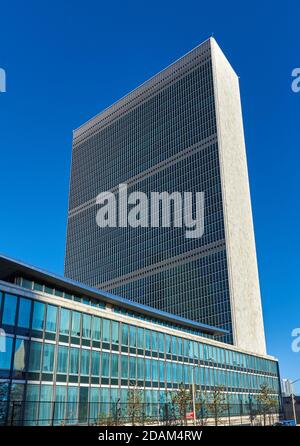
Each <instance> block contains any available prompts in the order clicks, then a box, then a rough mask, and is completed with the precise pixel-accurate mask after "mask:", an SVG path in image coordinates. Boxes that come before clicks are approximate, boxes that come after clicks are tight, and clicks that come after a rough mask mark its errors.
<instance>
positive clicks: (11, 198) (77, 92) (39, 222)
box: [0, 0, 300, 393]
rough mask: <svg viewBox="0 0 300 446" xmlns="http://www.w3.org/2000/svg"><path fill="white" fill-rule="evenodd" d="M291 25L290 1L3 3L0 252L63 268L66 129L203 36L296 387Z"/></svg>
mask: <svg viewBox="0 0 300 446" xmlns="http://www.w3.org/2000/svg"><path fill="white" fill-rule="evenodd" d="M299 17H300V3H299V1H298V2H297V1H294V2H291V1H286V2H284V3H282V4H281V7H279V5H278V4H277V2H274V1H263V2H262V1H251V2H250V1H249V2H241V1H239V2H238V1H236V2H232V1H226V2H224V1H222V2H221V1H219V2H218V1H214V2H208V1H201V0H197V1H189V0H185V1H177V0H172V1H170V0H168V1H164V0H161V1H157V0H151V1H149V2H147V1H141V0H140V1H130V0H129V1H115V0H111V1H110V2H104V1H99V0H98V1H91V0H85V1H74V0H73V1H70V0H68V1H66V0H64V1H57V0H52V1H48V0H47V1H43V2H41V1H32V0H28V1H26V2H24V1H21V0H20V1H15V0H11V1H10V2H5V3H4V2H3V3H2V5H1V11H0V42H1V43H0V67H2V68H4V69H5V70H6V72H7V92H6V93H4V94H0V147H1V158H0V160H1V172H0V193H1V208H0V209H1V219H0V251H1V252H4V253H6V254H8V255H10V256H13V257H16V258H19V259H22V260H24V261H27V262H30V263H31V264H34V265H38V266H40V267H43V268H45V269H48V270H50V271H53V272H57V273H62V272H63V262H64V246H65V234H66V211H67V201H68V182H69V167H70V156H71V140H72V130H73V129H74V128H76V127H77V126H79V125H80V124H82V123H83V122H84V121H85V120H87V119H88V118H90V117H91V116H93V115H94V114H96V113H97V112H99V111H101V110H102V109H103V108H105V107H106V106H108V105H109V104H111V103H112V102H113V101H115V100H117V99H118V98H119V97H121V96H123V95H124V94H125V93H126V92H128V91H130V90H131V89H133V88H134V87H136V86H137V85H139V84H140V83H141V82H143V81H144V80H146V79H147V78H149V77H150V76H152V75H153V74H155V73H156V72H157V71H159V70H161V69H162V68H164V67H165V66H166V65H168V64H169V63H171V62H172V61H174V60H175V59H177V58H178V57H180V56H181V55H183V54H184V53H186V52H187V51H189V50H190V49H191V48H193V47H194V46H196V45H197V44H198V43H200V42H202V41H203V40H205V39H206V38H208V37H209V36H211V35H212V33H213V34H214V36H215V38H216V40H217V41H218V43H219V45H220V46H221V47H222V49H223V51H224V52H225V54H226V55H227V57H228V58H229V60H230V62H231V64H232V65H233V67H234V68H235V70H236V71H237V73H238V74H239V76H240V82H241V94H242V104H243V113H244V124H245V133H246V144H247V153H248V164H249V174H250V183H251V193H252V204H253V214H254V224H255V231H256V242H257V252H258V261H259V271H260V281H261V291H262V299H263V309H264V318H265V328H266V335H267V344H268V351H269V353H270V354H273V355H276V356H277V357H279V359H280V364H281V372H282V376H284V377H291V378H298V377H299V378H300V353H298V354H297V353H292V351H291V341H292V338H291V331H292V329H293V328H295V327H300V285H299V276H300V274H299V272H300V262H299V253H300V242H299V238H300V235H299V219H300V204H299V203H300V200H299V165H300V151H299V149H300V144H299V122H300V119H299V118H300V93H298V94H295V93H293V92H292V91H291V87H290V85H291V80H292V78H291V71H292V69H293V68H295V67H299V66H300V58H299V56H300V51H299V49H300V48H299V46H300V45H299ZM298 390H299V393H300V386H299V387H298Z"/></svg>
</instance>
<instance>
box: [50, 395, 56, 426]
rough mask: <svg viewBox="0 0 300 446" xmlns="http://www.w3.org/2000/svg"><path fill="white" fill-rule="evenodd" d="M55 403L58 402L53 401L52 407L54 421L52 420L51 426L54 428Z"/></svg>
mask: <svg viewBox="0 0 300 446" xmlns="http://www.w3.org/2000/svg"><path fill="white" fill-rule="evenodd" d="M55 403H56V401H53V406H52V417H51V418H52V419H51V426H54V417H55Z"/></svg>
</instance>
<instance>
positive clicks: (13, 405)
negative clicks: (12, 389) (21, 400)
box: [10, 401, 15, 426]
mask: <svg viewBox="0 0 300 446" xmlns="http://www.w3.org/2000/svg"><path fill="white" fill-rule="evenodd" d="M14 416H15V402H14V401H13V402H12V410H11V417H10V425H11V426H13V424H14Z"/></svg>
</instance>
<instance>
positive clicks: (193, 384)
mask: <svg viewBox="0 0 300 446" xmlns="http://www.w3.org/2000/svg"><path fill="white" fill-rule="evenodd" d="M196 367H197V366H196V365H193V366H192V394H193V419H194V426H196V401H195V379H194V370H195V368H196Z"/></svg>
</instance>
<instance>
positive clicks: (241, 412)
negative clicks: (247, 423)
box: [240, 399, 244, 424]
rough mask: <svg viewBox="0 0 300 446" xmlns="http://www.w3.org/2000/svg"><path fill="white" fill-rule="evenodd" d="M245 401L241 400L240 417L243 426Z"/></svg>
mask: <svg viewBox="0 0 300 446" xmlns="http://www.w3.org/2000/svg"><path fill="white" fill-rule="evenodd" d="M243 413H244V412H243V401H242V399H240V417H241V424H243Z"/></svg>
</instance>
